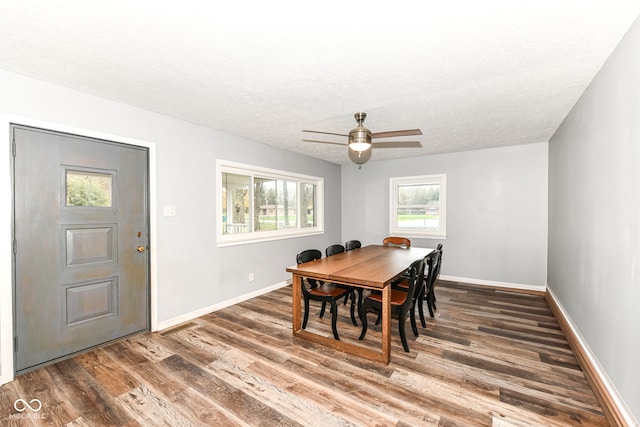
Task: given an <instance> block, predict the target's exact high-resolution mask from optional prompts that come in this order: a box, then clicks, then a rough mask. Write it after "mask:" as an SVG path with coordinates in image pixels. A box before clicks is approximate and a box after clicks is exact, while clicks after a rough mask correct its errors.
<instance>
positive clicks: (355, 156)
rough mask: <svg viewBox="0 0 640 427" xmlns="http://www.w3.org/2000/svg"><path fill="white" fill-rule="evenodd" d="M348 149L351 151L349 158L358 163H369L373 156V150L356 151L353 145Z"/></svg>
mask: <svg viewBox="0 0 640 427" xmlns="http://www.w3.org/2000/svg"><path fill="white" fill-rule="evenodd" d="M369 147H371V146H369ZM348 151H349V158H350V159H351V161H352V162H353V163H355V164H356V165H362V164H364V163H367V162H368V161H369V159H370V158H371V151H372V150H364V151H355V150H351V147H349V150H348Z"/></svg>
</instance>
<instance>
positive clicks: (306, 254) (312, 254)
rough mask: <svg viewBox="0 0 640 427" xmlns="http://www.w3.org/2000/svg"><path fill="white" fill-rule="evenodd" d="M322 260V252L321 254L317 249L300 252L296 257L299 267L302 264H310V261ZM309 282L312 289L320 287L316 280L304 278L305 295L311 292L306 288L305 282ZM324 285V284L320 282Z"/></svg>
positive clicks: (303, 290)
mask: <svg viewBox="0 0 640 427" xmlns="http://www.w3.org/2000/svg"><path fill="white" fill-rule="evenodd" d="M320 258H322V252H320V251H319V250H317V249H307V250H304V251H302V252H300V253H299V254H298V255H296V263H297V264H298V265H300V264H304V263H305V262H309V261H315V260H317V259H320ZM305 280H306V281H307V282H308V283H309V285H311V287H312V288H315V287H317V286H318V282H317V281H316V280H315V279H310V278H308V277H306V278H303V279H302V281H301V283H302V292H303V293H308V292H309V291H308V290H307V288H306V287H305V286H304V281H305ZM320 283H321V284H322V282H320Z"/></svg>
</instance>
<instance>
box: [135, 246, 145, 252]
mask: <svg viewBox="0 0 640 427" xmlns="http://www.w3.org/2000/svg"><path fill="white" fill-rule="evenodd" d="M136 250H137V251H138V252H144V246H138V247H137V248H136Z"/></svg>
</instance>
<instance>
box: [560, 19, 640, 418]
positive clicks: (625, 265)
mask: <svg viewBox="0 0 640 427" xmlns="http://www.w3.org/2000/svg"><path fill="white" fill-rule="evenodd" d="M638 76H640V23H639V22H637V21H636V23H635V24H634V25H633V26H632V28H631V30H630V31H629V33H628V34H627V35H626V36H625V38H624V39H623V40H622V42H621V43H620V45H619V46H618V47H617V48H616V50H615V51H614V52H613V54H612V55H611V56H610V57H609V59H608V61H607V62H606V63H605V65H604V67H603V68H602V70H601V71H600V72H599V74H598V75H597V76H596V78H595V79H594V80H593V82H592V83H591V85H590V86H589V88H588V89H587V90H586V91H585V93H584V94H583V96H582V98H581V99H580V100H579V102H578V103H577V104H576V105H575V107H574V108H573V110H572V111H571V113H570V114H569V115H568V116H567V118H566V119H565V121H564V123H563V124H562V125H561V126H560V128H559V129H558V131H557V132H556V134H555V136H554V137H553V138H552V139H551V141H550V142H549V261H548V269H549V278H548V282H549V288H550V289H551V290H552V291H553V292H554V294H555V295H556V296H557V298H558V300H559V301H560V303H561V305H562V306H563V307H564V309H565V311H566V312H567V313H568V314H569V316H570V317H571V319H572V320H573V322H574V323H575V325H576V327H577V328H578V329H579V332H580V334H581V335H582V336H583V337H584V338H585V340H586V342H587V343H588V345H589V347H590V348H591V350H592V352H593V353H594V355H595V356H596V358H597V359H598V361H599V362H600V364H601V365H602V367H603V369H604V370H605V371H606V374H607V375H608V376H609V378H610V379H611V380H612V381H613V383H614V384H615V387H616V388H617V389H618V392H619V393H620V394H621V396H622V397H623V399H624V400H625V401H626V403H627V405H628V406H629V408H630V409H631V411H632V412H633V413H634V414H635V417H636V418H638V417H640V364H638V353H639V350H640V335H639V333H638V325H640V309H639V305H640V266H639V265H638V263H639V262H640V163H639V162H640V78H639V77H638Z"/></svg>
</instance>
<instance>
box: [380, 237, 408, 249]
mask: <svg viewBox="0 0 640 427" xmlns="http://www.w3.org/2000/svg"><path fill="white" fill-rule="evenodd" d="M382 244H383V245H384V246H402V247H405V248H409V247H411V240H409V239H407V238H405V237H395V236H389V237H385V238H384V240H383V241H382Z"/></svg>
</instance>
